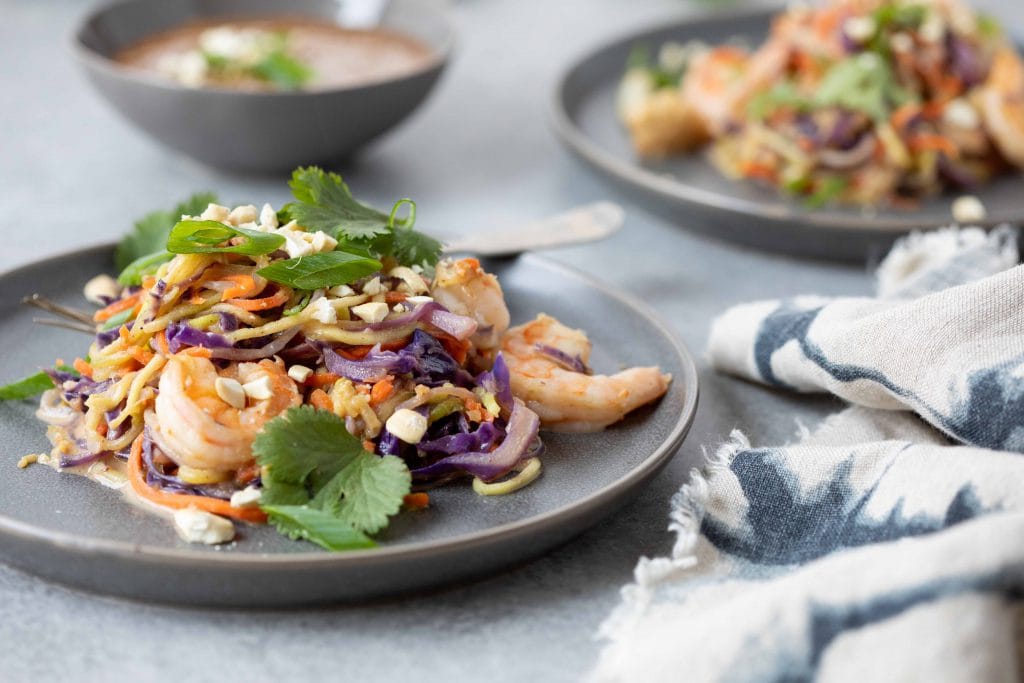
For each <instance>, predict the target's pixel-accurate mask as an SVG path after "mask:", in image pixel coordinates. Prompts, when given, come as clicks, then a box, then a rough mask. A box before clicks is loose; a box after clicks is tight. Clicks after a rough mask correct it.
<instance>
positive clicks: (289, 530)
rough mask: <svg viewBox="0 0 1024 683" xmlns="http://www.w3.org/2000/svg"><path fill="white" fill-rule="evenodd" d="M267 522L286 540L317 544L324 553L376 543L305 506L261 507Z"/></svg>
mask: <svg viewBox="0 0 1024 683" xmlns="http://www.w3.org/2000/svg"><path fill="white" fill-rule="evenodd" d="M263 510H264V511H265V512H266V513H267V514H268V515H270V522H271V523H272V524H273V525H274V526H275V527H277V530H278V531H279V532H281V533H282V534H284V535H285V536H287V537H288V538H290V539H292V540H294V541H298V540H306V541H310V542H312V543H316V544H317V545H319V546H322V547H324V548H326V549H327V550H356V549H359V548H372V547H374V546H375V545H377V544H376V543H374V542H373V539H371V538H370V537H368V536H367V535H366V534H364V533H361V532H359V531H356V530H355V529H353V528H352V527H351V526H349V525H348V524H347V523H346V522H344V521H342V520H341V519H339V518H338V517H336V516H334V515H332V514H330V513H328V512H324V511H322V510H317V509H316V508H311V507H309V506H307V505H264V506H263Z"/></svg>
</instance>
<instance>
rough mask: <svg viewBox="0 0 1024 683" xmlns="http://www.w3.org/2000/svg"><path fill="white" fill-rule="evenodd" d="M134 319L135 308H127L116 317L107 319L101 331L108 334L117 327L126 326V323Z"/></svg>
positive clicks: (116, 314)
mask: <svg viewBox="0 0 1024 683" xmlns="http://www.w3.org/2000/svg"><path fill="white" fill-rule="evenodd" d="M134 317H135V310H134V308H127V309H125V310H123V311H121V312H120V313H115V314H114V315H112V316H110V317H109V318H107V321H106V322H105V323H103V327H101V328H100V330H101V331H103V332H106V331H107V330H112V329H114V328H116V327H121V325H124V324H125V323H126V322H128V321H129V320H131V319H132V318H134Z"/></svg>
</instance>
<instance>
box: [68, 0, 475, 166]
mask: <svg viewBox="0 0 1024 683" xmlns="http://www.w3.org/2000/svg"><path fill="white" fill-rule="evenodd" d="M353 8H361V9H367V8H369V9H371V10H376V11H375V12H371V13H370V16H369V18H367V17H366V16H365V14H364V15H363V16H362V17H360V18H358V21H350V20H352V19H353V17H352V16H350V13H349V12H350V10H351V9H353ZM454 33H455V31H454V27H453V22H452V20H451V16H450V12H449V10H448V8H447V4H446V3H444V2H442V1H441V0H387V1H386V2H373V1H372V0H366V1H365V2H363V3H361V4H359V3H352V2H350V1H348V0H289V1H288V2H284V0H206V1H205V2H203V3H181V2H165V1H164V0H120V1H119V2H114V3H113V4H110V5H107V6H105V7H101V8H99V9H97V10H95V11H94V12H93V13H91V14H89V15H87V16H86V17H85V18H84V19H83V20H82V22H81V24H80V25H79V27H78V28H77V30H76V31H75V33H74V34H73V37H72V51H73V53H74V55H75V57H76V58H77V59H78V62H79V64H80V66H81V67H82V68H83V70H84V72H85V75H86V77H87V78H88V79H89V81H90V82H91V83H92V84H93V86H95V88H96V89H97V91H98V92H99V94H100V95H101V96H102V97H103V98H104V99H106V100H107V101H108V102H109V103H110V104H111V105H112V106H113V107H114V108H115V109H116V110H117V111H118V113H120V114H121V115H122V116H123V117H124V118H126V119H127V120H128V121H129V122H130V123H132V124H134V125H135V126H136V127H137V128H139V129H141V130H143V131H144V132H146V133H148V134H149V135H150V136H151V137H153V138H155V139H156V140H157V141H158V142H160V143H162V144H164V145H165V146H167V147H169V148H170V149H172V150H173V151H174V152H176V153H179V154H184V155H186V156H189V157H192V158H193V159H196V160H198V161H200V162H202V163H204V164H207V165H210V166H215V167H218V168H222V169H227V170H233V171H245V172H276V171H285V170H291V169H293V168H295V167H296V166H302V165H310V164H321V165H330V164H332V163H336V162H337V161H339V160H342V159H349V158H350V157H351V156H352V155H353V154H354V153H355V152H357V151H358V150H359V149H360V148H361V147H363V146H365V145H366V144H367V143H369V142H371V141H372V140H374V139H375V138H377V137H379V136H380V135H382V134H384V133H385V132H386V131H388V130H389V129H391V128H392V127H394V126H395V125H397V124H398V123H399V122H401V121H402V120H403V119H405V118H406V117H407V116H408V115H409V114H411V113H412V112H413V110H415V109H416V107H418V106H419V105H420V104H421V103H422V102H423V100H425V99H426V97H427V95H428V94H429V93H430V91H431V90H432V88H433V86H434V85H435V84H436V82H437V80H438V78H439V77H440V75H441V72H442V71H443V70H444V68H445V66H446V64H447V61H448V57H449V55H450V52H451V49H452V45H453V42H454Z"/></svg>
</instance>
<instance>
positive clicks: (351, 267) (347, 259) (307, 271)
mask: <svg viewBox="0 0 1024 683" xmlns="http://www.w3.org/2000/svg"><path fill="white" fill-rule="evenodd" d="M382 267H383V266H382V265H381V262H380V261H378V260H376V259H372V258H369V257H367V256H362V255H360V254H352V253H349V252H347V251H338V250H335V251H325V252H322V253H319V254H310V255H309V256H300V257H298V258H292V259H288V260H286V261H275V262H274V263H271V264H270V265H269V266H267V267H266V268H261V269H259V270H258V271H256V272H257V273H258V274H259V275H262V276H263V277H265V278H267V279H268V280H273V281H274V282H278V283H280V284H283V285H287V286H289V287H292V288H295V289H320V288H321V287H334V286H335V285H344V284H348V283H349V282H353V281H355V280H358V279H359V278H361V277H364V276H366V275H370V274H372V273H376V272H377V271H378V270H380V269H381V268H382Z"/></svg>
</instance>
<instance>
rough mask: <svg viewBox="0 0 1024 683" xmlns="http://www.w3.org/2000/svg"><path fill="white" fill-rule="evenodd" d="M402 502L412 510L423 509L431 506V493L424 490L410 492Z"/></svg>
mask: <svg viewBox="0 0 1024 683" xmlns="http://www.w3.org/2000/svg"><path fill="white" fill-rule="evenodd" d="M402 502H403V503H404V504H405V507H407V508H409V509H410V510H423V509H424V508H426V507H429V506H430V494H427V493H424V492H422V491H420V492H417V493H410V494H407V495H406V496H405V498H403V499H402Z"/></svg>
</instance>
